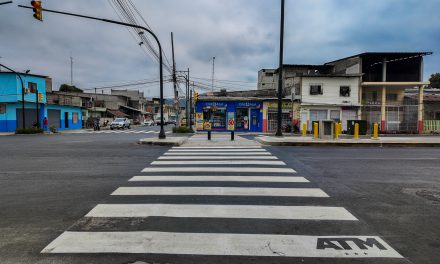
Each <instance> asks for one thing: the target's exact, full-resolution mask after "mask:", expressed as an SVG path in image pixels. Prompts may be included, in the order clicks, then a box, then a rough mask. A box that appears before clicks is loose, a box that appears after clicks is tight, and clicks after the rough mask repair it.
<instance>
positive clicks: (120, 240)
mask: <svg viewBox="0 0 440 264" xmlns="http://www.w3.org/2000/svg"><path fill="white" fill-rule="evenodd" d="M332 241H333V242H332ZM337 241H343V242H345V241H348V243H347V242H345V243H343V244H340V243H338V242H337ZM352 241H354V242H352ZM41 253H131V254H136V253H138V254H178V255H217V256H222V255H223V256H225V255H229V256H231V255H232V256H268V257H307V258H309V257H316V258H403V257H402V256H401V255H400V254H399V253H397V251H395V250H394V249H393V248H391V247H390V246H389V245H388V244H387V243H386V242H385V241H383V240H382V239H381V238H380V237H377V236H331V237H329V236H299V235H260V234H216V233H172V232H153V231H138V232H72V231H66V232H64V233H63V234H61V235H60V236H59V237H58V238H57V239H55V240H54V241H52V242H51V243H50V244H49V245H48V246H47V247H46V248H44V249H43V250H42V251H41Z"/></svg>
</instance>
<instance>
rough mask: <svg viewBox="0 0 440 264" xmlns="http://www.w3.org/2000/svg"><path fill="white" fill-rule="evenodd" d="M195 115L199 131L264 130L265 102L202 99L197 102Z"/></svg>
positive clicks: (244, 99)
mask: <svg viewBox="0 0 440 264" xmlns="http://www.w3.org/2000/svg"><path fill="white" fill-rule="evenodd" d="M195 117H196V119H195V121H196V129H197V131H208V130H212V131H237V132H262V131H263V130H262V127H263V126H262V123H263V122H262V121H263V103H262V102H261V101H257V100H249V99H248V100H247V99H246V98H231V99H227V98H219V99H218V100H216V99H215V98H210V99H201V100H199V101H197V102H196V113H195Z"/></svg>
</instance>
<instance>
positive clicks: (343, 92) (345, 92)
mask: <svg viewBox="0 0 440 264" xmlns="http://www.w3.org/2000/svg"><path fill="white" fill-rule="evenodd" d="M350 92H351V89H350V86H340V87H339V96H341V97H350Z"/></svg>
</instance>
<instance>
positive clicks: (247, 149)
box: [169, 148, 266, 152]
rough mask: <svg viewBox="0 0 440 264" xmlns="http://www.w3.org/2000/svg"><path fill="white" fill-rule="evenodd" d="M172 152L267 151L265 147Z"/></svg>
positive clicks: (179, 150) (173, 150) (171, 150)
mask: <svg viewBox="0 0 440 264" xmlns="http://www.w3.org/2000/svg"><path fill="white" fill-rule="evenodd" d="M169 151H170V152H195V151H196V152H215V151H222V152H239V151H242V152H243V151H264V152H265V151H266V150H265V149H258V148H257V149H250V148H245V149H197V150H194V149H170V150H169Z"/></svg>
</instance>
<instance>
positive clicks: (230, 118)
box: [228, 112, 235, 131]
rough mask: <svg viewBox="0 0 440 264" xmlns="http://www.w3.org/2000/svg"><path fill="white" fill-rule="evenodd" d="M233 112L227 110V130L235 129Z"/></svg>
mask: <svg viewBox="0 0 440 264" xmlns="http://www.w3.org/2000/svg"><path fill="white" fill-rule="evenodd" d="M234 116H235V113H234V112H228V130H231V131H233V130H235V119H234Z"/></svg>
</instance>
